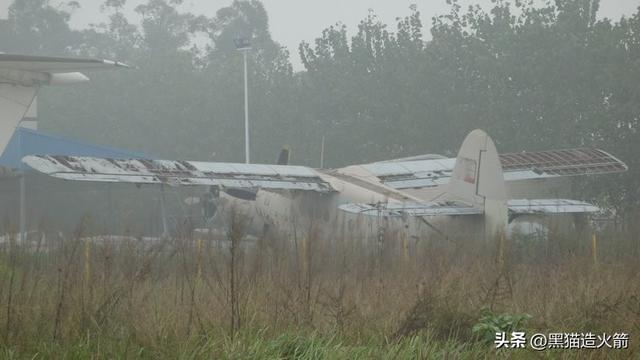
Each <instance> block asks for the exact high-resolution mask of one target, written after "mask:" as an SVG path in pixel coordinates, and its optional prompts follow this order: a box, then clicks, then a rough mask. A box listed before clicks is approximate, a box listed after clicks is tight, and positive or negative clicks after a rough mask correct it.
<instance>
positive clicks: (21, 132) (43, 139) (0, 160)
mask: <svg viewBox="0 0 640 360" xmlns="http://www.w3.org/2000/svg"><path fill="white" fill-rule="evenodd" d="M27 155H68V156H93V157H106V158H116V159H140V158H147V159H153V158H154V157H153V156H149V155H146V154H143V153H138V152H132V151H127V150H122V149H116V148H111V147H107V146H100V145H94V144H89V143H84V142H81V141H77V140H73V139H69V138H65V137H62V136H58V135H52V134H47V133H45V132H42V131H37V130H32V129H27V128H23V127H19V128H17V129H16V132H15V133H14V134H13V137H12V138H11V141H9V144H8V145H7V147H6V148H5V150H4V152H3V153H2V156H0V166H5V167H8V168H12V169H25V168H28V167H27V166H26V165H24V164H23V163H22V158H23V157H25V156H27Z"/></svg>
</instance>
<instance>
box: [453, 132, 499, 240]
mask: <svg viewBox="0 0 640 360" xmlns="http://www.w3.org/2000/svg"><path fill="white" fill-rule="evenodd" d="M447 193H448V195H449V197H453V198H455V199H458V200H462V201H464V202H467V203H469V204H472V205H474V206H477V207H479V208H481V209H483V210H484V216H485V233H486V234H487V235H490V236H492V235H495V234H497V233H498V232H501V231H503V230H504V228H505V227H506V225H507V219H508V216H507V195H506V188H505V184H504V175H503V174H502V165H501V164H500V158H499V157H498V151H497V150H496V146H495V144H494V143H493V140H491V138H490V137H489V135H487V134H486V133H485V132H484V131H482V130H474V131H472V132H471V133H469V135H467V137H466V138H465V140H464V142H463V143H462V146H461V147H460V151H459V152H458V157H457V158H456V164H455V167H454V168H453V173H452V176H451V180H450V181H449V185H448V187H447Z"/></svg>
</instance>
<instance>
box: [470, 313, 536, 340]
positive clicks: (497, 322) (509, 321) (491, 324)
mask: <svg viewBox="0 0 640 360" xmlns="http://www.w3.org/2000/svg"><path fill="white" fill-rule="evenodd" d="M529 319H531V315H529V314H506V313H505V314H498V313H494V312H492V311H491V310H489V309H487V308H485V309H484V310H483V314H482V317H481V318H480V320H478V323H477V324H475V325H474V326H473V330H472V331H473V333H474V334H475V335H476V336H478V338H479V339H480V340H482V341H484V342H485V343H487V344H490V343H492V342H493V341H494V339H495V336H496V333H500V332H505V333H507V334H510V333H511V332H512V331H524V326H525V324H526V322H527V320H529Z"/></svg>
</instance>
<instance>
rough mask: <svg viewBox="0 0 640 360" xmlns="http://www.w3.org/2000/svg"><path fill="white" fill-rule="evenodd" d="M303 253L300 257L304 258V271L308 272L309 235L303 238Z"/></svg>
mask: <svg viewBox="0 0 640 360" xmlns="http://www.w3.org/2000/svg"><path fill="white" fill-rule="evenodd" d="M301 245H302V246H301V249H300V250H301V251H300V252H301V254H300V257H301V258H302V271H304V272H305V274H306V272H307V237H306V236H305V237H303V238H302V244H301Z"/></svg>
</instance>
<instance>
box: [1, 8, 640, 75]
mask: <svg viewBox="0 0 640 360" xmlns="http://www.w3.org/2000/svg"><path fill="white" fill-rule="evenodd" d="M10 2H11V1H10V0H0V18H2V13H3V11H4V12H6V9H7V7H8V5H7V4H8V3H10ZM66 2H67V1H61V0H52V1H51V3H52V4H54V5H55V4H56V3H60V5H58V6H60V7H62V8H65V5H64V4H65V3H66ZM537 2H538V3H539V4H543V3H544V1H543V0H537ZM141 3H143V1H142V0H128V1H127V2H126V6H125V8H126V11H125V12H126V14H127V16H128V17H129V18H130V19H131V20H132V21H134V22H135V21H139V17H138V16H137V14H136V13H135V11H134V8H135V7H136V6H137V5H139V4H141ZM263 3H264V6H265V8H266V10H267V12H268V13H269V30H270V31H271V34H272V36H273V38H274V39H275V40H276V41H277V42H279V43H280V44H282V45H283V46H286V47H287V49H288V50H289V52H290V53H291V61H292V64H293V66H294V68H295V69H296V70H301V69H302V68H303V66H302V63H301V62H300V59H299V56H298V45H299V44H300V42H302V41H307V42H311V41H313V40H314V39H315V38H316V37H317V36H318V34H320V33H321V32H322V30H324V29H325V28H327V27H328V26H330V25H334V24H336V23H338V22H341V23H344V24H345V25H347V27H348V29H349V31H350V32H351V33H354V32H355V31H357V25H358V23H359V22H360V20H362V18H363V17H364V16H366V15H367V14H368V13H369V11H372V12H373V13H375V14H376V15H377V16H378V17H379V18H380V19H381V20H382V22H384V23H386V24H390V25H391V28H392V29H393V26H392V24H393V23H394V22H395V19H396V18H398V17H404V16H406V14H407V10H408V8H409V6H410V5H411V4H416V5H417V6H418V10H420V12H421V18H422V21H423V23H424V24H425V25H428V24H431V18H432V17H434V16H438V15H442V14H445V13H447V12H448V9H449V5H447V4H446V0H421V1H416V0H413V1H406V0H401V1H397V0H394V1H389V0H356V1H343V0H325V1H316V0H266V1H264V2H263ZM458 3H459V4H460V5H461V6H462V7H463V8H466V7H468V6H469V5H472V4H473V5H480V6H482V7H483V8H485V9H489V8H490V7H491V4H492V3H491V0H477V1H474V0H461V1H459V2H458ZM79 4H80V8H78V9H75V10H74V11H72V17H71V25H72V26H73V27H75V28H86V27H87V26H89V25H90V24H97V23H100V22H103V21H105V20H106V17H105V15H104V14H102V13H101V5H102V4H103V1H102V0H82V1H80V2H79ZM230 4H231V1H220V0H185V1H182V5H181V6H180V7H179V8H180V9H181V10H182V11H188V12H191V13H193V14H197V15H201V14H202V15H206V16H210V17H213V16H215V14H216V11H218V10H219V9H220V8H222V7H224V6H228V5H230ZM638 6H640V4H639V3H638V1H637V0H602V1H601V2H600V11H599V13H598V16H599V17H600V18H605V17H606V18H610V19H618V18H620V17H621V16H629V15H631V14H632V13H633V12H635V10H636V9H637V8H638Z"/></svg>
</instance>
